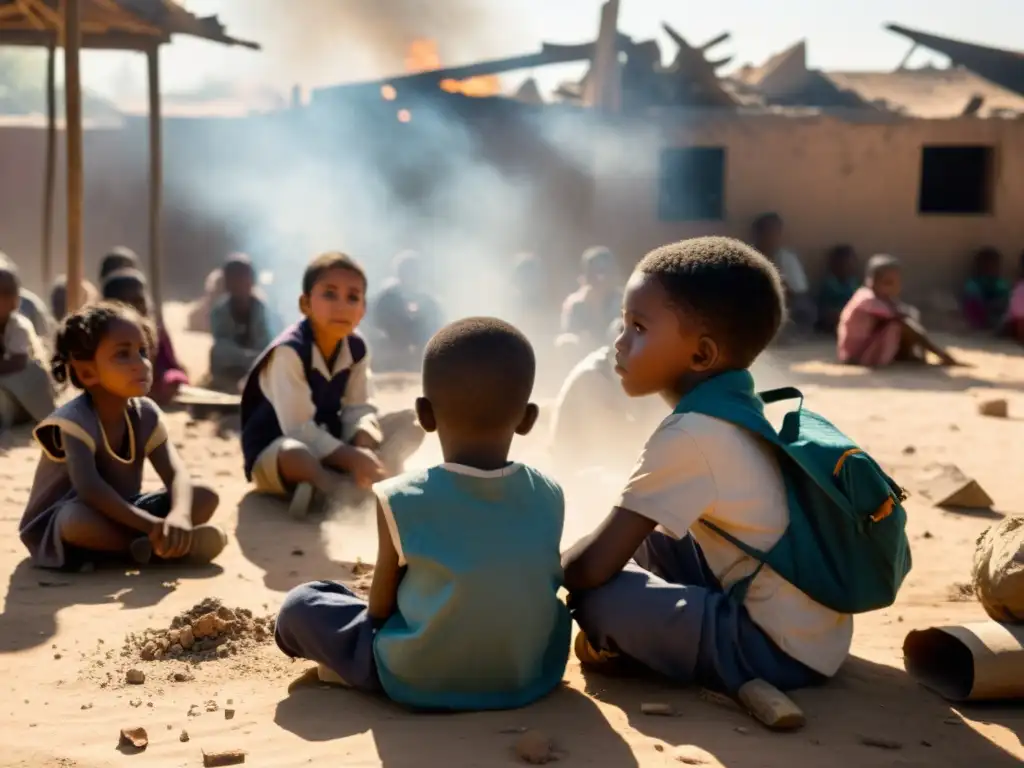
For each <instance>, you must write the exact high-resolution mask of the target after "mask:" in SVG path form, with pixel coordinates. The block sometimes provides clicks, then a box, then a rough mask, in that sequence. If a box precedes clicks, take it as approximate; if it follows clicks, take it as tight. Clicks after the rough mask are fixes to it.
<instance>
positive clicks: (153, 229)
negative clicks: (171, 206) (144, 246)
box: [146, 43, 164, 319]
mask: <svg viewBox="0 0 1024 768" xmlns="http://www.w3.org/2000/svg"><path fill="white" fill-rule="evenodd" d="M146 58H147V61H148V63H149V281H150V286H151V290H152V292H153V304H154V305H155V308H156V316H157V319H162V318H163V307H164V304H163V264H162V260H161V255H160V224H161V217H160V213H161V204H162V193H163V140H162V134H161V127H162V110H161V108H160V44H159V43H154V45H153V47H152V48H150V49H149V50H148V51H147V52H146Z"/></svg>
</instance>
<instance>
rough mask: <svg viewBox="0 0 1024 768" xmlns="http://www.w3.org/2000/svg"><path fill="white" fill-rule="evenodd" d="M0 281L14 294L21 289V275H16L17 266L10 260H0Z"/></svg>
mask: <svg viewBox="0 0 1024 768" xmlns="http://www.w3.org/2000/svg"><path fill="white" fill-rule="evenodd" d="M0 283H3V285H4V286H5V287H9V288H10V289H11V292H12V293H14V294H18V293H19V292H20V291H21V277H20V276H19V275H18V268H17V267H16V266H15V265H14V264H13V263H12V262H9V261H7V262H0Z"/></svg>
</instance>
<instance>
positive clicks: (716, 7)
mask: <svg viewBox="0 0 1024 768" xmlns="http://www.w3.org/2000/svg"><path fill="white" fill-rule="evenodd" d="M343 1H344V0H339V2H343ZM353 1H358V0H347V2H349V3H351V2H353ZM389 1H390V0H365V2H366V3H373V4H374V6H375V7H377V8H379V9H382V10H383V9H387V8H388V5H389ZM305 2H307V0H279V4H273V3H270V5H271V6H272V7H274V8H275V9H276V8H278V7H279V8H280V13H281V14H283V15H288V13H289V7H290V6H291V7H296V6H303V4H304V3H305ZM424 2H426V0H424ZM184 4H185V5H186V6H187V7H188V8H189V9H190V10H192V11H194V12H196V13H199V14H209V13H215V14H218V15H219V16H220V17H221V20H222V21H223V22H224V23H225V24H226V26H227V28H228V31H229V32H230V33H231V34H234V35H236V36H238V37H246V38H250V39H254V40H256V41H258V42H260V43H262V44H263V45H264V49H265V50H264V51H263V52H262V53H253V52H250V51H247V50H245V49H239V48H224V47H222V46H216V45H212V44H210V43H206V42H202V41H197V40H191V39H187V38H177V39H176V41H175V43H174V44H173V45H170V46H167V47H166V48H165V49H164V53H163V59H162V65H163V67H162V68H163V76H164V88H165V90H168V91H171V90H182V89H189V88H193V87H196V86H198V85H199V84H201V83H203V82H204V81H207V80H210V79H220V80H223V79H232V80H234V79H238V80H244V81H248V82H252V81H264V82H269V83H271V84H272V85H274V86H275V87H278V88H282V89H284V88H286V87H287V86H288V85H290V84H291V83H292V82H295V81H296V80H299V81H302V82H303V84H304V85H307V86H311V85H323V84H329V83H332V82H338V81H344V80H351V79H358V78H361V77H365V76H372V75H377V74H386V73H383V72H371V71H370V70H369V69H367V65H366V62H365V61H363V62H362V66H360V65H359V64H358V63H356V62H354V61H353V60H352V59H350V58H346V54H347V53H348V52H350V51H351V49H352V48H353V47H356V46H358V45H359V42H358V41H353V40H352V39H351V38H352V36H351V35H349V36H346V30H345V29H344V28H339V29H337V31H336V32H335V31H334V30H330V29H323V28H320V29H316V30H314V32H312V33H311V34H312V35H314V36H315V38H316V41H315V43H310V44H309V45H308V46H307V45H306V44H305V43H304V33H303V32H302V30H301V29H300V28H299V27H300V26H301V25H296V24H295V23H294V20H293V22H292V24H291V25H288V24H286V23H284V22H283V21H282V19H281V18H280V17H277V16H275V17H268V15H267V13H266V12H265V11H261V10H259V9H255V10H254V5H262V6H263V7H264V8H266V7H267V5H268V3H267V2H264V3H262V4H260V3H254V2H253V0H186V2H185V3H184ZM406 5H407V6H408V5H409V1H408V0H406ZM430 5H431V7H432V9H442V8H445V7H446V5H447V3H446V0H434V2H433V3H431V4H430ZM462 5H463V6H464V7H465V6H467V5H473V6H480V7H483V8H486V9H488V11H487V14H486V15H485V19H486V20H485V22H483V24H482V27H484V28H483V29H482V28H481V23H480V22H477V27H476V28H475V30H474V34H471V35H468V37H469V38H472V39H468V40H462V39H461V37H462V36H461V35H460V41H458V42H457V43H456V42H451V41H449V43H447V44H446V45H444V46H443V50H442V55H443V56H444V58H445V61H444V63H445V64H453V63H461V62H463V61H466V60H472V59H474V58H486V57H489V56H501V55H509V54H515V53H520V52H529V51H532V50H534V49H536V47H537V46H538V45H539V43H540V42H541V41H542V40H547V41H552V42H578V41H583V40H586V39H588V38H592V37H593V36H594V34H595V32H596V28H597V16H598V9H599V8H600V5H601V1H600V0H515V2H501V0H462ZM432 13H434V14H435V15H436V14H438V13H439V11H438V10H432ZM662 20H665V21H668V22H669V23H671V24H673V25H674V26H675V27H676V29H678V30H679V31H680V32H681V33H682V34H683V35H684V36H685V37H686V38H687V39H688V40H689V41H690V42H691V43H695V44H699V43H702V42H704V41H705V40H707V39H709V38H711V37H713V36H715V35H716V34H718V33H719V32H722V31H729V32H731V33H732V39H731V40H730V41H728V42H726V43H723V44H722V45H721V46H720V47H718V48H716V49H715V55H716V56H724V55H730V54H731V55H733V56H734V57H735V58H734V64H737V65H738V64H742V63H746V62H753V63H760V62H762V61H763V60H764V59H766V58H767V57H768V56H770V55H771V54H772V53H775V52H777V51H779V50H782V49H784V48H786V47H788V46H789V45H791V44H792V43H794V42H796V41H797V40H799V39H800V38H805V39H806V40H807V41H808V53H809V57H810V64H811V66H813V67H819V68H824V69H833V70H872V69H881V70H885V69H891V68H893V67H895V66H896V64H897V63H898V62H899V61H900V59H901V58H902V57H903V55H904V54H905V53H906V51H907V49H908V48H909V43H908V42H906V41H905V40H904V39H903V38H901V37H899V36H897V35H895V34H892V33H890V32H887V31H886V30H885V29H883V24H885V23H886V22H896V23H900V24H903V25H905V26H909V27H914V28H917V29H922V30H925V31H930V32H935V33H938V34H942V35H948V36H950V37H958V38H961V39H965V40H970V41H975V42H981V43H984V44H988V45H994V46H998V47H1004V48H1011V49H1021V48H1024V40H1022V38H1021V30H1024V0H974V1H973V2H964V1H963V0H719V2H715V3H712V2H704V3H697V2H692V0H622V3H621V13H620V28H621V29H622V31H624V32H625V33H627V34H629V35H632V36H634V37H635V38H650V37H654V36H661V31H660V26H659V25H660V22H661V21H662ZM314 26H322V25H314ZM338 26H341V25H338ZM409 26H410V24H409V23H406V24H405V25H404V27H405V28H408V27H409ZM661 39H664V38H663V36H662V37H661ZM443 42H444V41H443ZM364 44H365V43H364ZM671 50H672V48H671V46H669V45H663V51H664V52H665V55H666V56H668V55H670V52H671ZM300 59H301V60H300ZM929 60H934V61H941V59H939V58H938V57H935V56H933V55H931V54H929V53H925V52H919V53H918V54H916V55H915V58H914V59H913V60H912V63H915V64H920V63H924V62H927V61H929ZM84 70H85V71H84V74H85V76H86V80H87V83H86V84H87V86H90V87H92V88H94V89H97V90H102V91H105V92H108V93H109V92H110V91H111V90H120V89H122V88H128V87H131V88H132V89H136V88H139V87H141V86H142V83H144V77H145V73H144V63H143V59H142V58H141V57H140V56H134V57H133V56H132V55H131V54H121V53H90V54H88V55H87V56H86V58H85V62H84ZM528 74H533V75H534V76H538V77H539V79H541V81H542V84H544V85H550V84H551V83H552V81H555V80H557V79H559V77H560V75H561V74H564V73H557V72H554V73H546V72H544V71H537V72H533V73H528Z"/></svg>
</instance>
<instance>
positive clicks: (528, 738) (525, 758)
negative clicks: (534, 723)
mask: <svg viewBox="0 0 1024 768" xmlns="http://www.w3.org/2000/svg"><path fill="white" fill-rule="evenodd" d="M515 754H516V757H517V758H519V760H521V761H522V762H524V763H529V764H530V765H546V764H547V763H551V762H554V761H555V760H557V759H558V755H556V754H555V751H554V745H553V744H552V743H551V739H550V738H548V736H547V734H545V733H542V732H541V731H527V732H526V733H524V734H523V735H522V736H520V737H519V738H518V739H516V744H515Z"/></svg>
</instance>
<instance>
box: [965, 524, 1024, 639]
mask: <svg viewBox="0 0 1024 768" xmlns="http://www.w3.org/2000/svg"><path fill="white" fill-rule="evenodd" d="M972 581H973V583H974V591H975V593H976V594H977V596H978V600H979V601H981V606H982V608H984V609H985V613H987V614H988V615H989V617H990V618H992V619H994V620H995V621H1003V622H1011V623H1012V622H1018V621H1024V516H1016V517H1007V518H1006V519H1005V520H1003V521H1002V522H1000V523H997V524H996V525H993V526H992V527H991V528H989V529H988V530H987V531H985V532H984V533H983V534H982V535H981V536H980V537H978V544H977V549H975V552H974V566H973V573H972Z"/></svg>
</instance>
